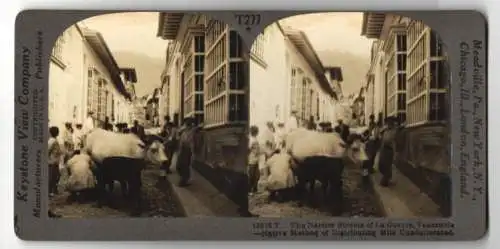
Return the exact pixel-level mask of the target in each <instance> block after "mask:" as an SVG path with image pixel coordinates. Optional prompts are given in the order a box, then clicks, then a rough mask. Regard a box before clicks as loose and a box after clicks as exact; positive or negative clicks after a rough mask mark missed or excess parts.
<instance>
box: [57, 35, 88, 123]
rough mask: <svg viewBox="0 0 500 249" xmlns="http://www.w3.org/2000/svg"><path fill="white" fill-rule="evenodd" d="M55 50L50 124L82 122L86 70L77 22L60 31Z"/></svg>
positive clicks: (82, 43) (81, 39) (82, 44)
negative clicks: (75, 24) (61, 32)
mask: <svg viewBox="0 0 500 249" xmlns="http://www.w3.org/2000/svg"><path fill="white" fill-rule="evenodd" d="M54 50H58V51H57V52H56V54H57V55H56V56H57V58H58V59H55V60H54V58H53V59H51V62H50V66H49V125H50V126H58V127H62V126H63V125H64V123H65V122H75V123H82V120H83V115H82V113H83V111H82V108H83V106H84V105H83V98H84V94H85V88H84V85H85V82H86V78H85V75H86V73H87V70H86V68H85V66H84V61H83V50H84V41H83V37H82V36H81V34H80V33H79V31H78V29H77V28H76V26H71V27H69V28H68V29H67V30H65V31H64V32H63V34H62V35H61V36H60V38H59V40H58V41H57V47H56V48H55V49H54ZM56 61H58V62H60V63H56ZM61 63H62V64H61ZM61 66H62V67H61ZM69 93H71V94H69Z"/></svg>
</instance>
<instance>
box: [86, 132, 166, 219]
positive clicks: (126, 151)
mask: <svg viewBox="0 0 500 249" xmlns="http://www.w3.org/2000/svg"><path fill="white" fill-rule="evenodd" d="M85 141H86V142H85V151H86V152H87V153H88V154H89V155H90V157H91V158H92V160H93V161H94V163H95V164H96V167H94V175H95V176H96V178H97V188H98V192H99V198H98V206H99V207H100V206H102V205H103V202H104V200H105V197H106V196H107V194H106V185H109V186H110V190H112V187H111V186H112V185H113V182H114V181H119V182H120V184H121V187H122V193H123V194H124V195H125V196H128V197H129V198H130V199H132V200H133V201H134V209H133V212H132V215H138V214H139V213H140V207H141V191H140V188H141V185H142V184H141V175H142V170H143V169H144V168H145V166H146V165H148V164H153V165H158V166H159V165H161V164H163V163H164V162H165V161H167V157H166V155H165V152H164V147H163V143H162V141H161V138H159V137H156V136H154V135H150V136H144V137H143V140H141V139H139V137H138V136H136V135H135V134H123V133H115V132H111V131H105V130H103V129H95V130H93V131H92V132H90V133H89V134H88V135H87V137H86V140H85Z"/></svg>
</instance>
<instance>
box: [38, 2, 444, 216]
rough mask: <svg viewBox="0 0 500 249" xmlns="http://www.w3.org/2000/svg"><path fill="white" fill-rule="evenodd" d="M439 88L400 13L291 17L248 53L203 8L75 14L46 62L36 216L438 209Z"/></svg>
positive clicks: (422, 32) (425, 34)
mask: <svg viewBox="0 0 500 249" xmlns="http://www.w3.org/2000/svg"><path fill="white" fill-rule="evenodd" d="M448 85H449V73H448V66H447V57H446V55H445V54H444V52H443V48H442V43H441V42H440V39H439V36H438V34H436V33H435V32H434V31H433V30H432V29H431V28H430V27H428V26H426V25H425V24H424V23H423V22H421V21H419V20H411V19H409V18H406V17H401V16H395V15H390V14H379V13H354V12H353V13H341V12H334V13H333V12H332V13H315V14H304V15H297V16H291V17H288V18H284V19H281V20H279V21H277V22H275V23H272V24H270V25H268V26H267V27H266V28H265V29H264V31H263V32H262V33H261V34H260V35H259V36H258V37H257V38H256V39H255V41H254V43H253V44H251V48H250V49H249V51H248V48H247V44H245V43H244V41H243V40H242V38H241V37H240V36H239V34H238V32H237V31H236V30H234V29H233V28H231V27H230V26H229V25H227V24H225V23H224V22H221V21H219V20H216V19H214V18H212V17H210V16H209V15H205V14H197V13H170V12H169V13H166V12H161V13H158V12H128V13H119V14H107V15H100V16H95V17H92V18H88V19H85V20H82V21H80V22H78V23H75V24H74V25H72V26H70V27H68V28H67V29H66V30H65V31H64V32H63V33H62V34H61V35H60V36H59V38H58V39H57V40H56V42H55V45H54V48H53V51H52V56H51V61H50V71H49V120H48V121H49V124H48V125H49V140H48V153H49V162H48V166H49V179H48V188H49V195H50V196H49V198H50V201H49V216H50V217H54V218H108V217H116V218H123V217H133V216H139V217H149V218H151V217H158V218H161V217H331V216H344V217H388V218H416V217H446V216H449V215H450V209H451V198H450V195H451V193H450V192H451V183H450V180H449V175H448V173H449V169H450V152H449V145H450V143H449V129H448V127H449V125H448V116H447V115H448V111H449V101H448V95H447V93H448Z"/></svg>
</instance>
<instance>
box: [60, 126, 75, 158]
mask: <svg viewBox="0 0 500 249" xmlns="http://www.w3.org/2000/svg"><path fill="white" fill-rule="evenodd" d="M62 141H63V151H64V158H63V163H66V162H67V161H68V160H69V159H70V158H71V157H72V156H73V153H74V150H75V144H74V142H73V127H72V124H71V123H70V122H66V123H65V124H64V130H63V134H62Z"/></svg>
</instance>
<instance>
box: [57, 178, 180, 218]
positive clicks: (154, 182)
mask: <svg viewBox="0 0 500 249" xmlns="http://www.w3.org/2000/svg"><path fill="white" fill-rule="evenodd" d="M65 180H66V176H65V175H62V176H61V181H60V186H64V182H65ZM142 184H143V185H142V198H143V213H142V214H141V217H183V216H184V215H183V211H182V207H181V206H180V204H179V203H178V201H177V199H176V198H175V196H174V195H173V192H172V189H171V186H170V184H169V183H168V182H166V181H158V173H157V170H154V169H147V170H144V171H143V174H142ZM68 196H69V194H68V193H67V192H64V191H62V190H61V191H60V194H59V195H57V196H54V197H52V198H51V200H50V208H51V209H52V210H53V211H54V213H56V214H58V215H61V216H62V217H63V218H120V217H130V216H129V209H128V208H127V207H128V206H130V205H128V203H126V202H125V201H123V197H122V195H121V189H120V185H119V184H115V187H114V191H113V193H112V198H113V201H114V203H115V204H114V205H113V207H108V206H103V207H102V208H97V207H96V203H95V201H89V202H85V203H78V202H73V203H71V204H69V203H67V201H66V200H67V197H68Z"/></svg>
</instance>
